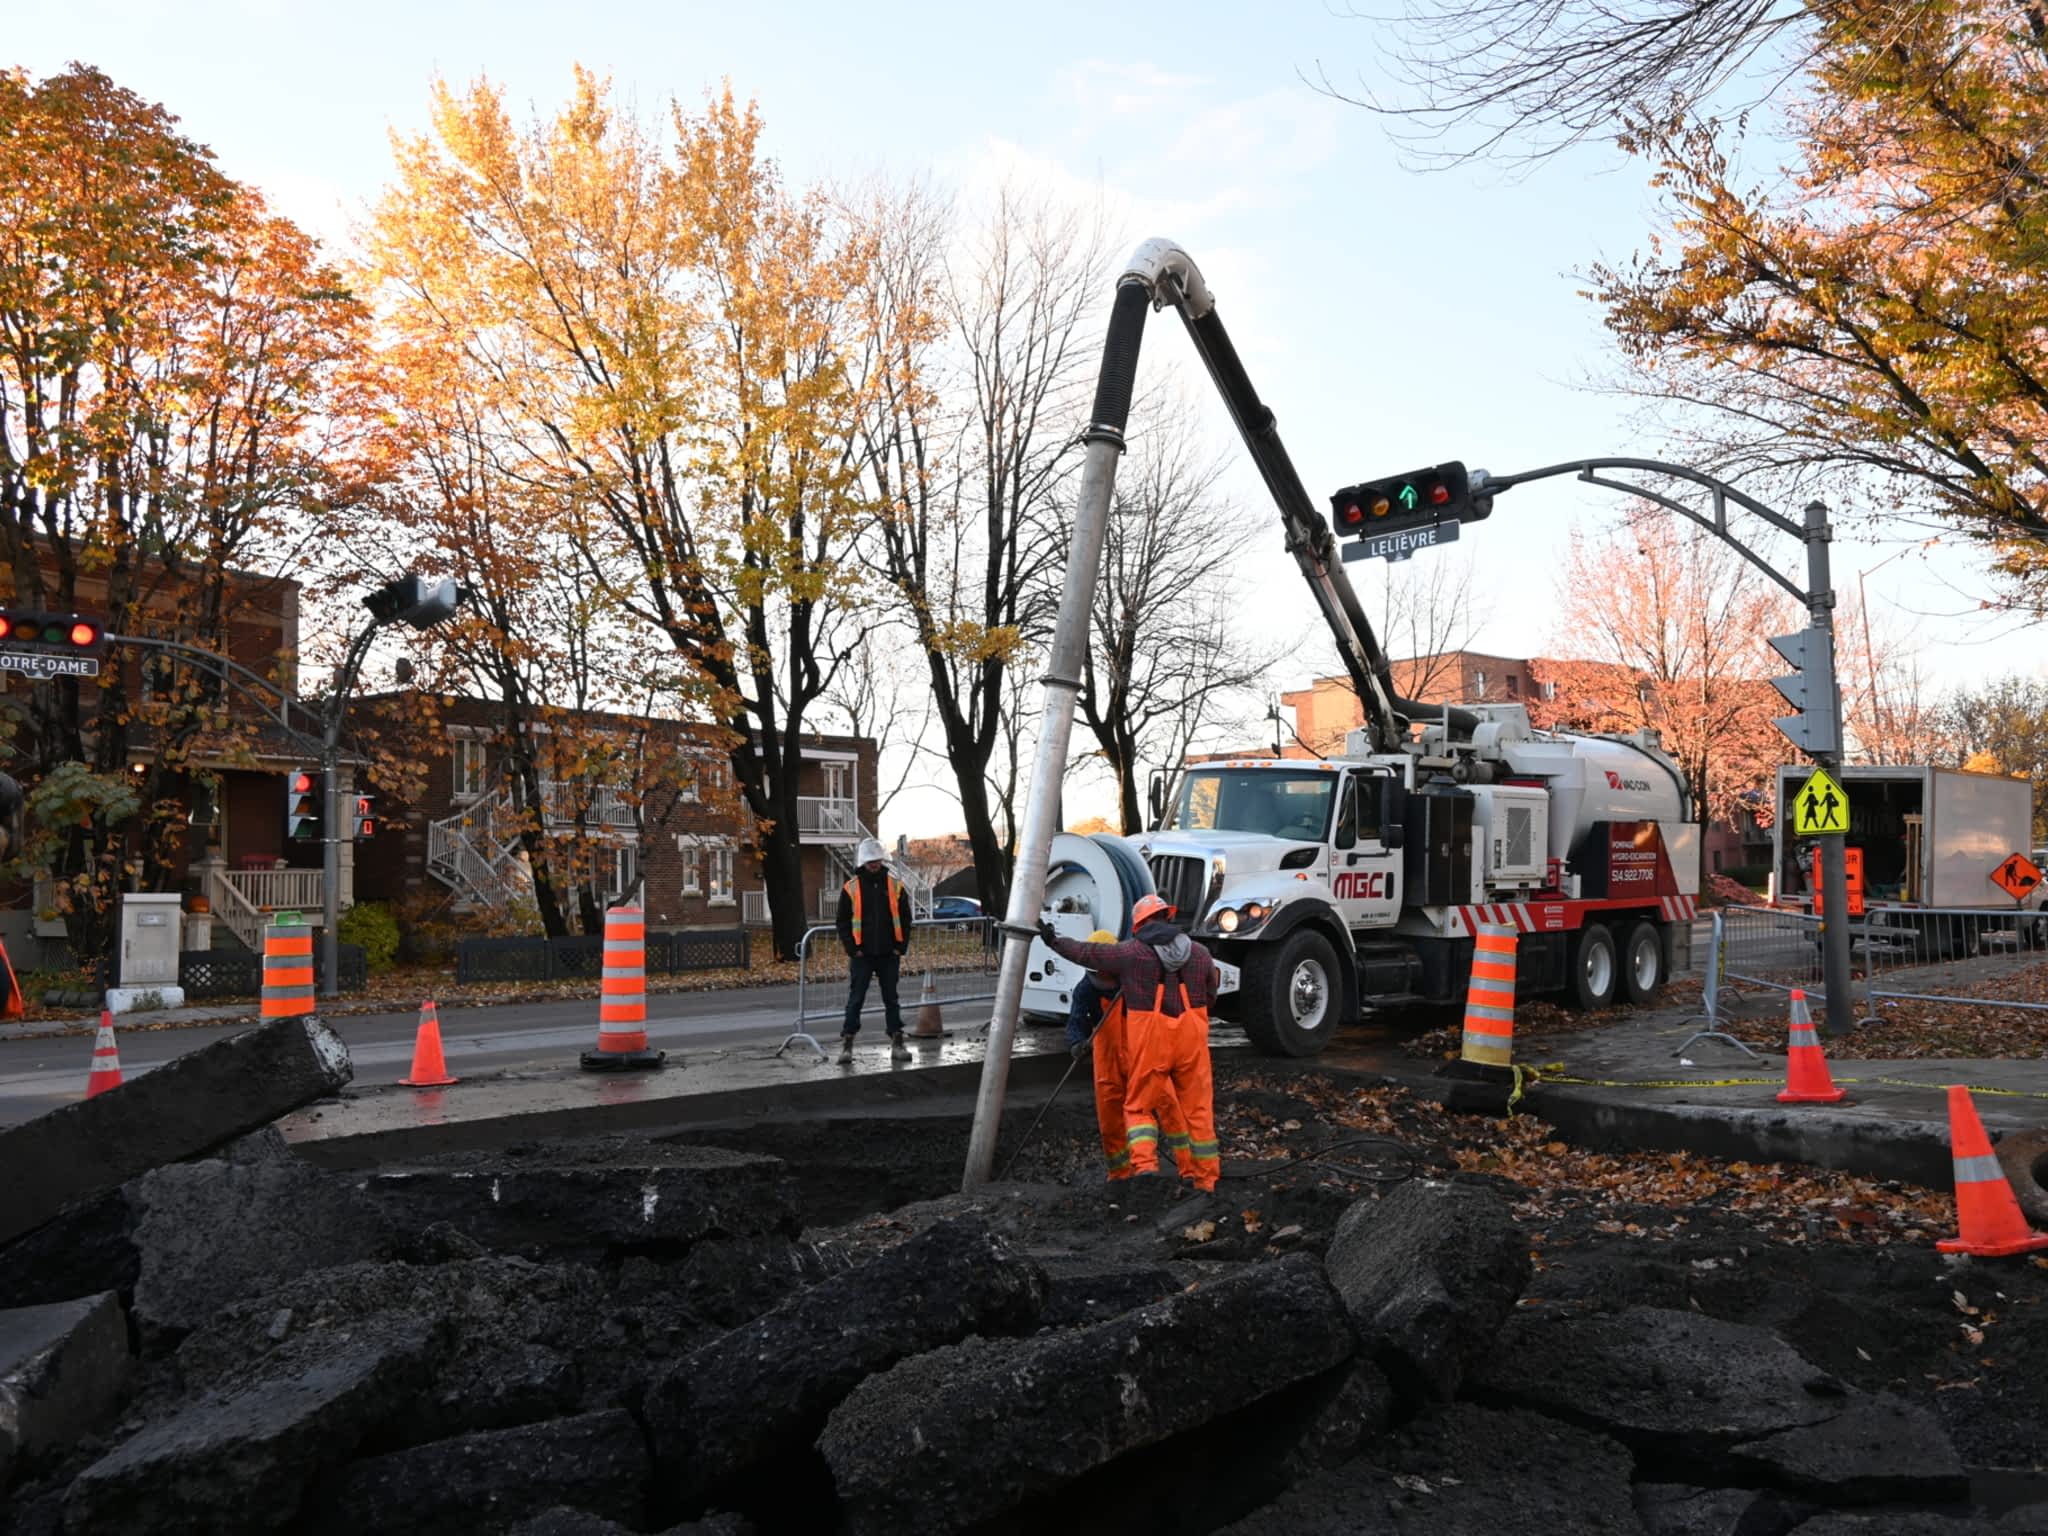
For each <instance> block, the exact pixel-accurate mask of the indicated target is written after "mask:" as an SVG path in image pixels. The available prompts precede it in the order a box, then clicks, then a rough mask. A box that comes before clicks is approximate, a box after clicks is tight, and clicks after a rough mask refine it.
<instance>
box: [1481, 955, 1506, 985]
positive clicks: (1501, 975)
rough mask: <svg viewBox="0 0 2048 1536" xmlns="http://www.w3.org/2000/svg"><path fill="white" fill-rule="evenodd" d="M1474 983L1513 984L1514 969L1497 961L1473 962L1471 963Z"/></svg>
mask: <svg viewBox="0 0 2048 1536" xmlns="http://www.w3.org/2000/svg"><path fill="white" fill-rule="evenodd" d="M1472 979H1473V980H1474V981H1505V982H1508V983H1511V984H1512V983H1513V981H1514V979H1515V968H1514V967H1513V966H1512V965H1508V964H1505V963H1503V962H1502V961H1499V960H1474V961H1473V962H1472Z"/></svg>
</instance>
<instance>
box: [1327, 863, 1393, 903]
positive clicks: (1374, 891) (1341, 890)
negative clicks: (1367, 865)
mask: <svg viewBox="0 0 2048 1536" xmlns="http://www.w3.org/2000/svg"><path fill="white" fill-rule="evenodd" d="M1334 889H1335V892H1336V896H1337V899H1338V900H1339V901H1388V900H1391V899H1392V897H1393V894H1394V876H1393V874H1392V872H1391V871H1389V870H1384V869H1347V870H1345V871H1343V872H1342V873H1341V874H1339V875H1338V876H1337V878H1336V880H1335V882H1334Z"/></svg>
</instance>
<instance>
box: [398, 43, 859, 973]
mask: <svg viewBox="0 0 2048 1536" xmlns="http://www.w3.org/2000/svg"><path fill="white" fill-rule="evenodd" d="M760 138H761V124H760V121H759V119H758V117H757V116H756V115H755V113H754V112H753V111H752V109H751V108H742V107H741V106H739V105H738V104H736V103H735V101H734V100H733V98H732V96H731V94H730V93H729V92H728V93H727V94H725V95H724V96H722V97H719V98H716V99H714V100H713V101H711V102H710V103H709V104H708V106H707V107H706V109H705V110H704V111H703V112H702V113H700V114H696V115H694V116H693V115H691V114H688V113H685V112H684V111H683V110H682V109H681V108H680V107H676V108H674V109H672V110H671V112H670V114H669V118H668V122H667V124H666V130H665V131H664V130H663V129H661V128H659V127H655V126H651V125H649V124H646V123H642V122H640V121H638V120H636V119H635V118H633V117H632V116H631V115H630V114H627V113H622V112H620V111H618V110H617V109H616V108H615V107H614V106H613V104H612V102H611V100H610V96H609V92H608V88H607V86H606V85H605V84H604V83H603V82H601V81H599V80H597V79H596V78H594V77H593V76H591V75H589V74H587V73H585V72H582V71H579V72H578V74H577V76H576V84H575V90H574V93H573V95H572V97H571V100H570V101H569V103H568V104H567V105H566V106H565V107H564V108H563V109H562V110H561V111H560V112H559V113H558V114H556V116H555V117H554V118H553V119H551V120H548V121H543V122H537V123H535V124H533V125H532V126H531V127H529V128H527V129H525V130H523V131H522V130H519V129H517V128H515V126H514V124H513V123H512V120H511V118H510V116H509V114H508V113H507V111H506V109H505V105H504V103H503V101H502V99H501V97H500V96H499V94H498V93H497V91H496V90H495V89H493V88H492V87H490V86H489V85H487V84H480V85H477V86H475V87H473V88H472V89H471V90H469V91H468V92H466V93H457V92H455V91H452V90H450V89H448V88H447V87H445V86H442V87H438V88H437V89H436V91H435V95H434V107H433V132H432V134H431V135H430V136H427V137H423V138H419V139H412V140H406V141H403V142H401V143H400V144H399V145H398V146H397V155H398V173H397V181H396V184H395V185H394V187H393V188H392V190H391V191H390V193H389V194H387V196H386V197H385V198H384V199H383V201H382V202H381V203H380V205H379V207H378V209H377V213H376V218H375V221H374V226H373V229H372V231H371V242H370V243H371V260H372V263H373V270H374V271H375V273H376V275H377V277H378V279H379V283H380V287H381V290H382V293H383V295H384V296H385V298H386V300H387V302H388V303H390V304H391V305H393V306H395V307H398V308H402V309H407V310H409V311H410V312H411V314H412V315H413V316H414V317H415V318H416V320H417V323H418V324H419V325H420V326H421V327H428V326H432V325H436V324H438V326H439V327H440V328H441V335H442V338H443V341H444V344H445V345H447V346H450V347H453V348H457V349H460V350H462V351H463V352H465V353H466V354H467V355H469V356H470V357H472V358H473V359H474V360H475V362H476V364H477V366H478V367H479V368H480V369H482V370H484V371H485V372H486V373H488V374H489V375H490V376H491V378H492V381H493V385H494V388H495V389H496V390H497V391H498V392H499V398H498V399H497V401H496V402H495V403H494V407H493V409H494V414H495V418H496V423H495V425H496V429H497V430H498V431H499V432H501V433H502V436H503V439H504V442H503V446H502V447H501V450H500V451H501V452H504V453H507V454H508V455H510V456H512V458H513V459H514V460H516V462H517V464H518V465H519V467H520V471H521V473H523V474H524V475H525V476H527V477H528V478H529V479H530V480H531V482H532V483H533V484H534V485H535V486H536V487H539V488H543V489H544V490H545V491H546V492H548V493H550V494H551V495H552V496H553V497H554V498H555V501H556V507H557V512H558V515H559V516H561V517H562V518H564V519H566V520H567V522H568V525H569V526H570V527H571V529H572V534H573V537H574V539H575V541H576V545H577V548H578V550H579V552H580V555H581V558H582V559H583V560H584V561H585V562H586V563H587V564H588V565H590V567H591V568H592V569H593V570H598V569H601V568H603V567H604V566H605V556H606V555H607V554H608V553H609V554H612V555H615V556H616V557H617V558H618V559H619V560H621V561H623V562H624V563H625V566H626V568H627V570H628V571H629V572H630V580H629V581H622V582H619V583H617V584H616V585H613V584H612V583H613V579H612V578H611V577H609V576H607V577H606V578H605V579H606V582H607V585H608V586H610V588H611V594H612V596H613V597H615V598H616V600H617V601H618V602H619V604H620V607H621V611H622V612H623V613H624V614H626V615H627V616H628V617H630V618H632V619H635V620H637V621H639V622H640V623H643V624H645V625H647V626H649V627H650V628H652V629H653V630H654V631H656V632H657V633H659V634H661V635H662V636H664V637H665V639H666V641H667V643H668V645H669V647H670V649H671V651H672V653H673V656H674V658H675V660H676V661H677V662H678V663H680V664H681V665H682V667H683V669H684V670H685V671H687V672H688V673H689V674H690V675H691V676H692V677H693V678H694V679H697V680H700V681H701V685H702V686H703V688H704V689H705V691H706V693H707V696H708V699H709V702H708V705H707V709H708V712H709V713H710V715H711V716H712V717H713V718H714V719H715V720H716V721H717V722H718V723H719V724H720V725H722V726H723V727H724V728H725V731H726V733H727V743H728V750H729V754H730V759H731V763H732V767H733V772H734V777H735V780H736V783H737V785H738V788H739V792H740V794H741V795H742V797H743V799H744V800H745V803H746V806H747V809H748V811H749V812H750V813H751V816H752V820H753V828H754V830H753V834H752V835H753V836H754V838H755V840H756V841H755V850H756V852H757V855H758V857H759V860H760V865H761V868H762V873H763V877H764V880H765V883H766V886H767V889H768V895H769V905H770V910H771V914H772V919H773V924H774V932H775V942H776V945H777V948H778V951H780V952H782V953H790V952H792V951H793V950H794V948H795V945H796V943H797V940H798V938H799V937H800V936H801V934H802V932H803V928H804V923H805V913H804V910H803V896H802V885H801V864H800V857H801V846H800V839H799V826H798V807H797V798H798V797H797V788H798V782H799V773H800V771H801V765H802V757H801V741H802V737H803V734H804V732H805V730H806V727H807V719H808V716H809V714H810V712H811V711H812V707H813V706H814V705H815V704H816V703H817V702H818V700H819V699H820V698H821V697H822V696H823V695H824V693H825V692H826V690H827V689H828V688H829V686H830V684H831V674H832V668H833V665H834V660H833V658H834V657H835V656H836V655H838V654H840V648H839V647H838V646H837V645H836V644H835V631H836V629H837V628H838V627H839V626H840V625H841V624H842V623H843V622H844V621H845V620H846V619H847V617H848V616H849V614H850V613H851V611H852V608H853V599H854V597H855V593H854V590H853V589H854V585H855V582H854V576H853V574H852V573H851V570H850V566H849V564H848V563H847V562H845V561H844V560H843V556H844V555H845V553H846V550H847V546H848V544H849V543H850V541H851V540H852V538H853V537H854V535H855V534H856V532H857V531H858V530H859V528H860V527H861V526H862V524H863V522H864V521H865V519H866V517H867V514H868V510H869V509H868V505H867V502H866V500H865V497H864V495H863V491H862V487H861V485H860V483H859V477H858V474H857V470H856V465H855V462H854V455H853V452H852V443H853V441H854V434H855V431H856V428H857V424H858V422H859V420H860V418H861V415H862V413H863V411H864V410H865V408H866V405H867V401H866V398H865V397H864V395H863V394H862V392H861V390H860V389H859V388H858V387H856V385H855V384H854V382H853V381H852V378H851V376H850V371H849V362H850V360H851V359H853V358H855V357H857V356H858V355H859V354H860V353H861V351H862V348H863V345H864V337H863V335H862V334H861V330H860V326H861V324H862V320H863V317H864V315H865V310H864V308H863V306H861V305H860V304H858V303H857V302H856V301H855V300H854V298H853V295H855V294H856V293H857V292H858V291H859V290H860V289H861V287H862V285H863V283H864V282H865V280H866V277H867V271H868V267H869V265H870V264H871V263H872V261H873V259H874V242H873V239H872V236H871V233H870V231H869V230H867V229H866V228H865V227H863V226H862V225H860V224H859V223H858V222H857V221H855V220H852V219H849V218H847V217H845V216H844V214H843V212H842V210H841V209H840V208H839V207H838V205H836V204H835V203H833V202H832V201H830V200H828V199H827V198H826V197H824V196H823V195H822V194H821V193H816V192H801V191H795V190H792V189H790V188H788V187H787V186H785V185H784V183H783V181H782V179H781V177H780V175H779V173H778V172H777V170H776V168H775V166H774V165H773V163H772V162H770V161H769V160H767V159H766V158H765V156H764V155H763V154H762V151H761V145H760Z"/></svg>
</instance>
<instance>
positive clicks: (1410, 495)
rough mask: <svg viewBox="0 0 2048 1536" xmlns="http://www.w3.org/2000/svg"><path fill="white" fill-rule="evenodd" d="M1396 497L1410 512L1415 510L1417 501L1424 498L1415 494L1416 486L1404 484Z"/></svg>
mask: <svg viewBox="0 0 2048 1536" xmlns="http://www.w3.org/2000/svg"><path fill="white" fill-rule="evenodd" d="M1395 499H1396V500H1398V501H1399V502H1400V503H1401V505H1402V506H1404V507H1406V508H1407V509H1408V510H1409V511H1410V512H1413V511H1414V510H1415V504H1416V502H1418V501H1420V500H1421V499H1422V498H1421V497H1419V496H1417V495H1416V494H1415V487H1414V486H1412V485H1404V486H1402V487H1401V490H1400V492H1399V494H1398V495H1397V497H1396V498H1395Z"/></svg>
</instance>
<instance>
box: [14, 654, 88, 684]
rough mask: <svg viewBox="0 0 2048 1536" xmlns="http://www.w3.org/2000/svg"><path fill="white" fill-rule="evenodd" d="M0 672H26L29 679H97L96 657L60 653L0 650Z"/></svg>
mask: <svg viewBox="0 0 2048 1536" xmlns="http://www.w3.org/2000/svg"><path fill="white" fill-rule="evenodd" d="M0 672H26V673H27V674H28V675H29V676H30V677H98V676H99V675H100V659H99V657H97V656H70V655H66V654H64V653H63V652H61V651H10V650H0Z"/></svg>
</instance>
